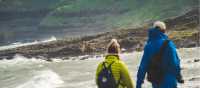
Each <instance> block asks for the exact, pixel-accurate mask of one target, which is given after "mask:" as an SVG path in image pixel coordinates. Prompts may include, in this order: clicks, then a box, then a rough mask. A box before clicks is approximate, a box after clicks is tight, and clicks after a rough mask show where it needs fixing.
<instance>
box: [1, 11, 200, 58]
mask: <svg viewBox="0 0 200 88" xmlns="http://www.w3.org/2000/svg"><path fill="white" fill-rule="evenodd" d="M164 21H165V22H166V24H167V30H168V32H167V34H168V35H169V38H170V39H172V40H173V41H174V43H175V44H176V45H177V48H182V47H185V48H187V47H197V46H199V45H200V40H199V38H200V34H199V28H200V26H199V8H196V9H192V10H190V11H188V12H187V13H185V14H183V15H181V16H177V17H171V18H167V19H165V20H164ZM151 24H152V22H147V23H145V24H143V25H141V26H140V27H137V28H127V29H119V30H114V31H111V32H105V33H101V34H98V35H94V36H85V37H81V38H74V39H63V40H57V41H53V42H48V43H41V44H35V45H29V46H22V47H18V48H14V49H7V50H1V51H0V59H12V58H13V56H15V55H16V54H20V55H23V56H25V57H45V58H48V59H51V58H63V59H68V58H69V57H73V56H81V55H98V54H102V53H105V50H106V45H107V44H108V42H109V41H110V39H112V38H116V39H118V41H119V43H120V44H121V48H122V51H123V52H131V51H141V50H142V49H143V47H144V44H145V41H146V39H147V30H148V28H149V27H151Z"/></svg>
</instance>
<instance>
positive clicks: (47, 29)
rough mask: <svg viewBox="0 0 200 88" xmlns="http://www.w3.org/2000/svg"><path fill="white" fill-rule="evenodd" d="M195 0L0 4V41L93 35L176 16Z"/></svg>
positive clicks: (1, 0)
mask: <svg viewBox="0 0 200 88" xmlns="http://www.w3.org/2000/svg"><path fill="white" fill-rule="evenodd" d="M195 6H198V0H175V1H174V0H0V40H5V41H4V42H5V44H6V43H13V42H16V41H22V42H23V41H31V40H38V39H41V38H45V37H50V36H53V35H54V36H56V37H61V38H63V37H64V36H65V37H77V36H85V35H93V34H96V33H101V32H105V31H112V30H113V29H116V28H120V29H121V28H132V27H133V26H137V25H139V24H141V23H144V22H151V21H154V20H157V19H163V18H167V17H171V16H177V15H180V14H182V13H184V12H186V11H188V10H189V9H191V8H192V7H195Z"/></svg>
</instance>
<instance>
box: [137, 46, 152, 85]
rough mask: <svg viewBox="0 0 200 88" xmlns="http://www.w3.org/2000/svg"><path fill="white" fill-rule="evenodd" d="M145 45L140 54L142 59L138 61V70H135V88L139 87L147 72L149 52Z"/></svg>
mask: <svg viewBox="0 0 200 88" xmlns="http://www.w3.org/2000/svg"><path fill="white" fill-rule="evenodd" d="M147 50H148V49H147V47H145V49H144V54H143V56H142V60H141V62H140V66H139V70H138V72H137V83H136V88H141V85H142V83H143V81H144V78H145V74H146V72H147V65H148V58H149V55H148V54H149V53H148V51H147Z"/></svg>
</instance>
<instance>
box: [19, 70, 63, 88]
mask: <svg viewBox="0 0 200 88" xmlns="http://www.w3.org/2000/svg"><path fill="white" fill-rule="evenodd" d="M63 83H64V81H63V80H62V79H61V77H60V76H59V75H58V74H57V73H56V72H54V71H52V70H43V71H38V72H36V73H35V76H33V77H32V78H31V79H30V80H29V81H27V82H25V83H23V84H20V85H19V86H17V87H16V88H57V87H61V86H62V84H63Z"/></svg>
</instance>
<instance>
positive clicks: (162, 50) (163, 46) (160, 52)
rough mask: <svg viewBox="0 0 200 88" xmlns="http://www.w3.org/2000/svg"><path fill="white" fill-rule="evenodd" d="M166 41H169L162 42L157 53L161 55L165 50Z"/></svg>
mask: <svg viewBox="0 0 200 88" xmlns="http://www.w3.org/2000/svg"><path fill="white" fill-rule="evenodd" d="M168 43H169V40H165V41H164V42H163V45H162V46H161V48H160V50H159V52H158V54H159V55H161V56H162V55H163V53H164V51H165V47H167V45H168Z"/></svg>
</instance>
